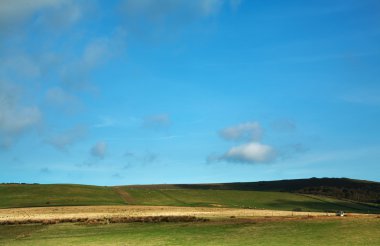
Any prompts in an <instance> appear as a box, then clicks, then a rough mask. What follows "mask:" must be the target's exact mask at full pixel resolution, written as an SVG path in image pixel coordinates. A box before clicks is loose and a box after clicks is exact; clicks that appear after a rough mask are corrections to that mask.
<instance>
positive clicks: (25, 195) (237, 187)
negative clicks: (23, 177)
mask: <svg viewBox="0 0 380 246" xmlns="http://www.w3.org/2000/svg"><path fill="white" fill-rule="evenodd" d="M308 181H310V180H306V182H304V184H305V185H304V186H302V185H300V182H301V181H300V180H284V181H271V182H253V183H229V184H199V185H185V184H183V185H181V184H178V185H142V186H116V187H104V186H89V185H64V184H60V185H39V184H2V185H0V208H7V207H32V206H70V205H122V204H133V205H168V206H210V207H236V208H258V209H275V210H295V211H336V210H344V211H347V212H363V213H367V212H371V213H380V206H379V205H378V204H375V203H368V202H367V203H364V202H357V201H352V200H348V199H337V198H334V197H327V196H323V195H324V194H322V195H320V194H317V195H315V194H301V193H296V192H297V190H299V189H304V190H305V189H309V188H308V187H309V186H308V185H309V184H310V182H308ZM311 181H313V182H316V180H313V179H311ZM322 181H323V180H322ZM318 182H321V179H320V180H318ZM359 183H360V182H359ZM372 183H374V184H378V183H375V182H372ZM372 183H371V182H369V184H370V185H373V184H372ZM286 184H293V185H289V186H286ZM327 184H328V182H325V183H324V185H325V187H327Z"/></svg>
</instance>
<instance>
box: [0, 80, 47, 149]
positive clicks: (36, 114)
mask: <svg viewBox="0 0 380 246" xmlns="http://www.w3.org/2000/svg"><path fill="white" fill-rule="evenodd" d="M21 96H22V95H21V91H20V89H19V88H17V87H16V86H13V85H11V84H10V83H7V82H4V81H0V137H1V140H0V145H2V146H5V147H9V146H10V145H11V144H12V143H13V141H14V140H15V139H16V138H17V137H19V136H20V135H21V134H22V133H24V132H26V131H27V130H29V129H34V128H36V127H37V126H38V124H39V123H40V122H41V119H42V113H41V111H40V109H39V108H38V107H37V106H33V105H32V106H29V105H24V104H23V103H22V102H21Z"/></svg>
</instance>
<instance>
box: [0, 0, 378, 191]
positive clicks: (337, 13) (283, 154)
mask: <svg viewBox="0 0 380 246" xmlns="http://www.w3.org/2000/svg"><path fill="white" fill-rule="evenodd" d="M379 11H380V3H379V2H378V1H375V0H363V1H347V0H345V1H340V0H333V1H331V0H329V1H327V0H326V1H325V0H321V1H301V0H291V1H276V0H271V1H248V0H193V1H185V0H159V1H158V0H157V1H154V0H119V1H71V0H35V1H28V0H18V1H13V0H3V1H1V2H0V182H38V183H84V184H98V185H114V184H145V183H200V182H237V181H258V180H274V179H292V178H308V177H349V178H358V179H369V180H377V181H380V176H379V173H380V163H379V160H380V69H379V67H380V18H379V17H380V16H379Z"/></svg>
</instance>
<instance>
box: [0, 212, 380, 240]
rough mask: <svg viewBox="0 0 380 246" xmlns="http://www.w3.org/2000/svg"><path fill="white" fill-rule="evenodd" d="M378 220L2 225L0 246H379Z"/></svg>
mask: <svg viewBox="0 0 380 246" xmlns="http://www.w3.org/2000/svg"><path fill="white" fill-rule="evenodd" d="M379 231H380V219H379V218H338V219H337V218H333V219H312V220H292V221H286V220H284V221H270V220H269V221H258V222H255V221H250V222H248V221H239V220H234V219H232V220H228V221H210V222H202V223H198V222H197V223H182V222H181V223H128V224H110V225H81V224H58V225H37V224H34V225H23V226H1V227H0V245H55V246H59V245H269V246H270V245H337V246H338V245H351V246H355V245H380V234H379V233H378V232H379Z"/></svg>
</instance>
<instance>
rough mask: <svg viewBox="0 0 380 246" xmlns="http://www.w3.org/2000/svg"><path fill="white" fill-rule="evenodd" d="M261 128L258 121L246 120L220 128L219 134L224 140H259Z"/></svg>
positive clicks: (261, 132)
mask: <svg viewBox="0 0 380 246" xmlns="http://www.w3.org/2000/svg"><path fill="white" fill-rule="evenodd" d="M262 134H263V130H262V128H261V126H260V124H259V123H258V122H247V123H243V124H239V125H236V126H232V127H228V128H225V129H222V130H221V131H220V132H219V135H220V136H221V137H222V138H224V139H226V140H233V141H260V139H261V137H262Z"/></svg>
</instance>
